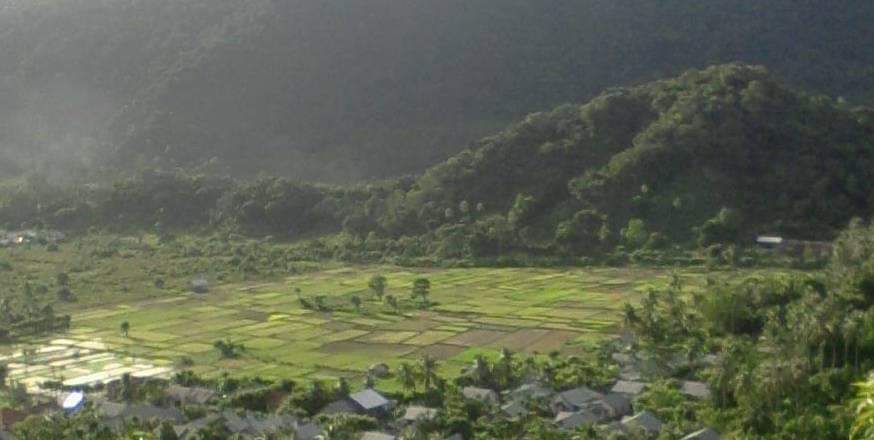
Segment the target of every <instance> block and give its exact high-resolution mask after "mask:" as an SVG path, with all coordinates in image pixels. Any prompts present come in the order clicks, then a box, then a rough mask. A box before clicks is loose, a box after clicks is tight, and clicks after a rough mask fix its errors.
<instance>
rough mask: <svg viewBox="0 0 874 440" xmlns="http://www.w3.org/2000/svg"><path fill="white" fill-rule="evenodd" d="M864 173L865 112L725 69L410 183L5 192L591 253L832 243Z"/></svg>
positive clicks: (173, 224)
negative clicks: (782, 240)
mask: <svg viewBox="0 0 874 440" xmlns="http://www.w3.org/2000/svg"><path fill="white" fill-rule="evenodd" d="M871 181H874V110H872V109H871V108H870V107H860V106H849V105H847V104H846V103H844V102H840V101H837V100H832V99H829V98H826V97H821V96H816V95H806V94H802V93H798V92H794V91H792V90H791V89H789V88H787V87H786V86H784V85H782V83H780V82H778V81H776V80H774V79H773V77H772V76H770V75H769V74H768V72H767V71H766V70H765V69H764V68H761V67H754V66H747V65H739V64H730V65H722V66H715V67H710V68H707V69H705V70H692V71H688V72H686V73H684V74H683V75H681V76H679V77H677V78H674V79H670V80H662V81H657V82H653V83H649V84H645V85H641V86H637V87H631V88H616V89H612V90H609V91H607V92H605V93H604V94H602V95H599V96H598V97H596V98H595V99H593V100H592V101H590V102H588V103H586V104H582V105H564V106H560V107H558V108H556V109H555V110H553V111H550V112H544V113H535V114H531V115H529V116H528V117H526V118H524V120H522V121H521V122H519V123H517V124H514V125H511V126H510V127H509V128H507V129H505V130H503V131H501V132H500V133H498V134H497V135H495V136H492V137H488V138H485V139H483V140H481V141H480V142H479V143H478V144H477V145H476V146H475V147H474V148H472V149H469V150H466V151H464V152H462V153H459V154H458V155H456V156H454V157H452V158H451V159H449V160H448V161H446V162H444V163H442V164H440V165H437V166H435V167H432V168H430V169H429V170H428V171H427V172H425V173H424V174H423V175H421V176H420V177H417V178H415V179H413V178H405V179H399V180H391V181H386V182H382V183H379V184H372V185H360V186H355V187H332V186H320V185H312V184H302V183H296V182H294V181H289V180H284V179H277V178H262V179H259V180H256V181H253V182H234V181H230V180H212V179H205V178H200V177H187V176H179V175H177V176H172V175H169V176H168V175H145V176H142V177H140V178H135V179H131V180H128V181H124V182H119V183H118V184H116V185H115V186H114V187H113V188H111V189H104V190H101V189H94V188H89V189H87V190H75V191H72V190H69V191H68V190H65V189H51V188H49V189H46V188H45V187H39V186H33V185H31V186H23V187H20V188H19V189H18V190H9V191H5V192H4V194H5V197H4V198H0V226H2V225H3V224H6V225H13V226H14V225H18V224H20V223H21V222H34V221H41V222H43V223H45V224H48V225H53V226H57V227H61V228H71V227H83V228H87V227H89V226H93V225H97V226H104V227H109V228H119V227H126V228H136V227H144V228H151V227H152V225H154V224H156V223H160V224H161V225H163V227H165V228H190V227H192V226H195V227H197V226H205V225H207V224H211V225H213V226H215V225H226V226H230V227H232V228H234V229H235V230H239V231H241V232H244V233H248V234H250V235H253V236H263V235H273V236H282V237H291V238H300V237H310V238H312V237H314V236H316V235H319V234H326V233H331V232H337V231H340V230H341V229H343V230H345V231H346V232H348V234H347V236H348V237H356V239H357V240H360V239H364V238H366V239H367V240H368V242H369V243H380V244H379V245H376V244H374V246H377V247H378V246H382V245H385V246H388V248H390V249H391V250H390V252H401V253H404V254H412V255H422V254H426V255H428V254H440V255H443V256H447V257H458V256H471V255H482V256H487V255H494V254H500V253H502V252H503V251H507V250H510V249H515V250H518V251H519V252H524V253H529V254H530V253H541V252H545V253H572V254H592V253H594V254H597V253H601V252H607V251H610V250H612V249H615V248H616V247H617V246H619V245H621V246H624V247H625V248H626V249H650V248H653V249H655V248H661V247H665V246H668V245H670V244H672V243H679V244H698V245H709V244H713V243H749V242H750V241H751V239H752V238H753V237H754V236H755V235H756V234H761V233H779V234H787V235H789V236H792V237H796V238H807V239H826V240H827V239H831V238H832V237H833V236H834V233H835V231H837V230H839V229H841V228H842V227H844V226H846V224H847V223H848V222H849V220H850V219H851V218H853V217H862V218H870V217H871V215H872V213H874V193H872V191H871V187H870V184H869V182H871ZM374 240H376V241H374ZM380 240H389V241H380ZM392 240H395V241H394V242H392ZM390 243H395V244H390ZM359 245H360V243H359ZM411 249H412V250H411Z"/></svg>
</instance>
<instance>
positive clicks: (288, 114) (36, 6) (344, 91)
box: [0, 0, 874, 181]
mask: <svg viewBox="0 0 874 440" xmlns="http://www.w3.org/2000/svg"><path fill="white" fill-rule="evenodd" d="M872 21H874V3H872V2H870V1H866V0H837V1H830V2H828V7H823V2H821V1H796V0H775V1H769V2H767V3H765V2H760V1H753V0H743V1H733V2H725V1H717V0H706V1H697V2H688V1H676V0H674V1H664V2H653V1H651V0H627V1H614V0H610V1H606V0H586V1H570V0H552V1H545V2H530V1H523V0H502V1H501V2H500V6H499V7H497V6H496V3H495V2H494V1H470V0H463V1H462V0H440V1H437V0H415V1H404V2H396V1H388V0H373V1H367V2H354V1H348V0H347V1H335V2H319V1H278V0H272V1H271V0H246V1H242V0H149V1H136V0H65V1H60V0H54V1H43V2H31V1H20V0H2V1H0V41H2V44H0V143H2V148H0V156H2V157H0V174H6V175H9V174H15V173H18V172H20V171H21V170H22V168H24V169H27V170H33V169H35V168H36V166H35V163H43V164H44V163H45V159H46V158H49V159H51V162H53V163H55V164H62V165H63V168H64V169H65V170H69V169H70V167H71V165H76V166H74V167H73V168H74V170H75V168H76V167H83V168H86V169H93V167H94V166H96V165H106V166H110V167H122V168H130V167H146V166H147V167H152V166H162V167H171V166H184V167H197V166H201V165H204V164H207V165H206V167H205V168H203V169H205V170H209V171H216V172H221V173H232V174H236V175H253V174H255V173H258V172H266V173H268V174H278V175H284V176H290V177H294V178H301V179H306V180H319V181H352V180H357V179H362V178H370V177H384V176H391V175H397V174H402V173H407V172H417V171H421V170H423V169H425V168H426V167H427V166H430V165H432V164H434V163H437V162H439V161H440V160H443V159H445V158H446V157H449V156H450V155H451V154H453V153H455V152H457V151H460V150H461V149H463V148H464V147H466V146H467V145H468V144H469V142H471V141H473V140H475V139H477V138H479V137H481V136H483V135H487V134H490V133H493V132H494V131H496V129H497V128H499V127H502V126H504V125H505V124H506V123H508V122H510V121H512V120H514V119H517V118H518V117H520V116H521V115H524V114H527V113H530V112H532V111H537V110H543V109H548V108H552V107H553V106H555V105H557V104H561V103H564V102H584V101H586V100H588V99H589V98H591V97H593V96H595V95H596V94H598V93H600V92H601V91H602V90H603V89H604V88H606V87H609V86H619V85H627V84H632V83H639V82H643V81H647V80H651V79H656V78H663V77H668V76H671V75H674V74H676V73H679V72H681V71H683V70H685V69H686V68H688V67H704V66H707V65H711V64H715V63H722V62H728V61H741V62H748V63H755V64H762V65H765V66H767V67H768V68H769V69H770V71H771V72H772V73H773V74H774V75H775V76H776V77H777V78H779V79H781V80H784V81H786V82H788V83H789V84H790V85H792V86H794V87H799V88H803V89H805V90H808V91H811V92H814V93H825V94H829V95H832V96H843V97H845V98H846V99H848V100H849V101H850V102H855V103H871V102H874V95H872V94H871V93H872V92H871V90H874V70H872V65H874V46H872V45H871V44H868V43H867V42H870V41H874V27H872V26H870V23H871V22H872ZM107 153H108V154H107ZM213 158H216V160H213ZM57 168H58V167H57V166H50V167H49V169H50V170H51V169H57Z"/></svg>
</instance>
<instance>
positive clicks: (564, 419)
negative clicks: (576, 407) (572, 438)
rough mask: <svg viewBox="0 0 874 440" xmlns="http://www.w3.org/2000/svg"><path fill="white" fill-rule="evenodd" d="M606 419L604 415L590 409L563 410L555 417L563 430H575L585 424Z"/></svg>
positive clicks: (592, 423)
mask: <svg viewBox="0 0 874 440" xmlns="http://www.w3.org/2000/svg"><path fill="white" fill-rule="evenodd" d="M602 421H604V417H603V416H600V415H598V414H595V413H593V412H591V411H588V410H583V411H576V412H563V413H559V414H558V416H556V417H555V423H556V424H557V425H558V427H559V428H560V429H562V430H566V431H573V430H576V429H577V428H579V427H581V426H585V425H594V424H597V423H599V422H602Z"/></svg>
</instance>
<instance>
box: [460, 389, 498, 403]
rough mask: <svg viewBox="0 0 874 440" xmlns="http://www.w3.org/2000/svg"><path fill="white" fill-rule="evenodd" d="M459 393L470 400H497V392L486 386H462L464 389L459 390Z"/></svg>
mask: <svg viewBox="0 0 874 440" xmlns="http://www.w3.org/2000/svg"><path fill="white" fill-rule="evenodd" d="M461 394H462V395H464V397H465V398H466V399H470V400H480V401H491V402H497V401H498V393H496V392H494V391H493V390H490V389H488V388H477V387H464V389H463V390H461Z"/></svg>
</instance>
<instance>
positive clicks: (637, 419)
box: [622, 411, 662, 434]
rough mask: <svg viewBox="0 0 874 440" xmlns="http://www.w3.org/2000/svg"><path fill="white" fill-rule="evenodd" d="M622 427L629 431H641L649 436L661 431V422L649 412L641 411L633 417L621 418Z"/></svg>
mask: <svg viewBox="0 0 874 440" xmlns="http://www.w3.org/2000/svg"><path fill="white" fill-rule="evenodd" d="M622 426H625V427H626V428H631V429H642V430H644V431H646V432H647V433H649V434H657V433H659V432H661V430H662V421H661V420H659V419H658V417H656V416H655V415H654V414H653V413H651V412H649V411H641V412H639V413H637V415H635V416H633V417H625V418H623V419H622Z"/></svg>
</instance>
